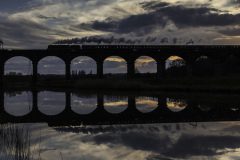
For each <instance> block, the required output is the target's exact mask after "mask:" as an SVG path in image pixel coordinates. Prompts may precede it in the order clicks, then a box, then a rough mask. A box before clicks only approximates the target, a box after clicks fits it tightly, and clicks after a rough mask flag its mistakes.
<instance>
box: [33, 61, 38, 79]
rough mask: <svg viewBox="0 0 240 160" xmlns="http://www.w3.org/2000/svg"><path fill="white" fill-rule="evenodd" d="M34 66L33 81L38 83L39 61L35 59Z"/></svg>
mask: <svg viewBox="0 0 240 160" xmlns="http://www.w3.org/2000/svg"><path fill="white" fill-rule="evenodd" d="M32 66H33V73H32V74H33V75H32V81H33V83H36V82H37V79H38V62H37V61H33V62H32Z"/></svg>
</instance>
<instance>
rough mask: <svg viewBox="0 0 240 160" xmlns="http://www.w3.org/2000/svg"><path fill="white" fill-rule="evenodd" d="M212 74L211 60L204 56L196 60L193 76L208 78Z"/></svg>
mask: <svg viewBox="0 0 240 160" xmlns="http://www.w3.org/2000/svg"><path fill="white" fill-rule="evenodd" d="M213 73H214V64H213V62H212V60H211V59H210V58H209V57H208V56H205V55H201V56H199V57H197V58H196V60H195V62H194V65H193V74H194V75H197V76H209V75H212V74H213Z"/></svg>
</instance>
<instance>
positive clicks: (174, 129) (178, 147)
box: [0, 122, 240, 160]
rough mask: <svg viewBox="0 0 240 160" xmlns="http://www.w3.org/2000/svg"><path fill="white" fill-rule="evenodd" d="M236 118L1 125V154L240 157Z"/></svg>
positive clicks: (155, 159) (54, 159)
mask: <svg viewBox="0 0 240 160" xmlns="http://www.w3.org/2000/svg"><path fill="white" fill-rule="evenodd" d="M239 128H240V126H239V122H211V123H209V122H208V123H198V124H197V125H196V126H192V125H190V124H188V123H172V124H168V123H165V124H145V125H142V124H128V125H104V126H62V127H54V128H52V127H49V126H47V125H46V124H44V123H42V124H19V125H15V124H8V125H0V159H3V160H5V159H19V160H22V159H26V160H28V159H29V160H30V159H44V160H59V159H60V160H61V159H71V160H79V159H87V160H88V159H95V160H98V159H99V160H100V159H109V160H110V159H116V160H125V159H138V160H160V159H186V160H198V159H222V160H225V159H227V160H231V159H236V160H237V159H240V156H239V155H240V132H239Z"/></svg>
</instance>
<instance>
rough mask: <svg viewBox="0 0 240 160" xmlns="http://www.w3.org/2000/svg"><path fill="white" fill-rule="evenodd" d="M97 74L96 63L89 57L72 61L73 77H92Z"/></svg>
mask: <svg viewBox="0 0 240 160" xmlns="http://www.w3.org/2000/svg"><path fill="white" fill-rule="evenodd" d="M96 74H97V63H96V61H95V60H94V59H93V58H91V57H88V56H78V57H75V58H74V59H73V60H72V61H71V75H72V77H74V76H76V77H81V76H92V75H96Z"/></svg>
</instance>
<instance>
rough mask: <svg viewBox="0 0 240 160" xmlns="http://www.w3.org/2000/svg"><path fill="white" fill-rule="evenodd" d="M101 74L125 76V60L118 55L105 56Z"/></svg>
mask: <svg viewBox="0 0 240 160" xmlns="http://www.w3.org/2000/svg"><path fill="white" fill-rule="evenodd" d="M103 74H104V76H105V77H123V78H124V77H126V75H127V62H126V60H125V59H123V58H122V57H119V56H111V57H108V58H106V59H105V60H104V63H103Z"/></svg>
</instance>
